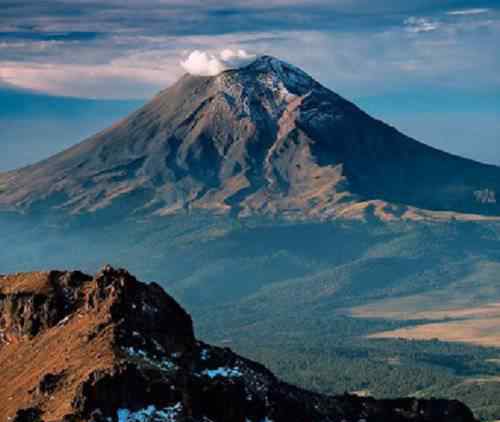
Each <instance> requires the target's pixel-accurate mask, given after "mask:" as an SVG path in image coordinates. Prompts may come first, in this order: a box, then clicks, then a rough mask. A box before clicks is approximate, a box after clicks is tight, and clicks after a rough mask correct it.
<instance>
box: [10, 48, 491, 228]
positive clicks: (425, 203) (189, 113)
mask: <svg viewBox="0 0 500 422" xmlns="http://www.w3.org/2000/svg"><path fill="white" fill-rule="evenodd" d="M499 191H500V169H499V168H498V167H494V166H487V165H483V164H480V163H476V162H473V161H471V160H466V159H462V158H459V157H456V156H453V155H450V154H446V153H444V152H442V151H438V150H436V149H433V148H431V147H428V146H426V145H424V144H422V143H419V142H417V141H415V140H413V139H411V138H409V137H407V136H405V135H403V134H401V133H400V132H398V131H397V130H396V129H394V128H392V127H390V126H388V125H386V124H384V123H383V122H381V121H379V120H376V119H373V118H372V117H370V116H368V115H367V114H366V113H364V112H363V111H362V110H360V109H359V108H358V107H356V106H355V105H354V104H352V103H350V102H349V101H347V100H345V99H344V98H342V97H340V96H339V95H337V94H335V93H334V92H332V91H330V90H329V89H327V88H325V87H323V86H322V85H320V84H319V83H318V82H316V81H315V80H314V79H313V78H311V77H310V76H309V75H307V74H305V73H304V72H303V71H301V70H300V69H297V68H296V67H294V66H292V65H290V64H287V63H284V62H282V61H280V60H277V59H275V58H272V57H268V56H264V57H260V58H259V59H257V60H256V61H255V62H254V63H252V64H250V65H249V66H247V67H244V68H241V69H238V70H229V71H226V72H222V73H221V74H219V75H217V76H214V77H196V76H187V75H186V76H184V77H183V78H181V79H180V80H179V81H178V82H177V83H176V84H174V85H173V86H172V87H170V88H168V89H166V90H165V91H162V92H161V93H159V94H158V95H157V96H156V97H155V98H154V99H153V100H152V101H151V102H150V103H148V104H147V105H145V106H144V107H143V108H142V109H140V110H138V111H137V112H135V113H133V114H132V115H131V116H130V117H128V118H127V119H125V120H124V121H122V122H120V123H118V124H116V125H115V126H113V127H111V128H110V129H108V130H105V131H103V132H101V133H99V134H97V135H95V136H94V137H92V138H90V139H88V140H86V141H84V142H82V143H81V144H79V145H77V146H75V147H73V148H70V149H69V150H67V151H64V152H62V153H60V154H58V155H56V156H54V157H52V158H50V159H48V160H45V161H43V162H41V163H38V164H35V165H33V166H30V167H27V168H24V169H21V170H19V171H14V172H10V173H6V174H3V175H0V210H11V211H18V212H25V213H35V214H36V213H44V212H51V213H54V212H62V213H65V214H66V215H67V214H76V215H83V216H89V215H90V216H92V217H94V218H97V219H98V220H100V221H106V219H109V218H112V219H115V218H119V217H137V216H165V215H170V214H175V213H183V212H192V211H196V210H198V211H203V212H206V211H208V212H211V213H215V214H229V215H232V216H235V217H245V216H270V217H285V218H288V219H296V220H297V219H298V220H304V219H309V220H311V219H312V220H329V219H336V218H366V217H367V216H372V217H373V216H375V217H376V218H379V219H383V220H399V219H410V220H418V219H434V220H436V219H437V220H450V219H452V218H455V219H467V220H471V219H485V218H486V217H487V216H489V218H491V217H499V216H500V204H499V203H498V201H497V200H496V198H497V197H498V192H499Z"/></svg>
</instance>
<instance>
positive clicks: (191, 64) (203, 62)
mask: <svg viewBox="0 0 500 422" xmlns="http://www.w3.org/2000/svg"><path fill="white" fill-rule="evenodd" d="M256 58H257V56H256V55H254V54H249V53H247V52H246V51H245V50H241V49H239V50H232V49H224V50H222V51H221V52H219V53H218V54H213V53H209V52H205V51H200V50H194V51H193V52H192V53H191V54H189V56H188V57H187V58H186V60H183V61H181V66H182V67H183V68H184V70H186V71H187V72H188V73H190V74H191V75H198V76H215V75H218V74H219V73H221V72H223V71H224V70H228V69H238V68H240V67H243V66H246V65H248V64H250V63H251V62H253V61H254V60H255V59H256Z"/></svg>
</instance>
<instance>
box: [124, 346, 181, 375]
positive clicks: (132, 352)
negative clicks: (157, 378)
mask: <svg viewBox="0 0 500 422" xmlns="http://www.w3.org/2000/svg"><path fill="white" fill-rule="evenodd" d="M125 350H126V352H127V354H128V355H129V356H130V357H132V358H139V359H142V360H143V361H144V362H146V363H147V364H149V365H151V366H155V367H156V368H158V369H161V370H165V371H168V370H170V369H175V368H176V365H175V363H173V362H172V361H170V360H168V359H162V360H158V359H154V358H152V357H150V356H148V354H147V353H146V352H145V351H144V350H141V349H134V348H133V347H127V348H126V349H125Z"/></svg>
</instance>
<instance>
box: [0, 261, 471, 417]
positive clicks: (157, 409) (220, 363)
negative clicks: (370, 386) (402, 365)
mask: <svg viewBox="0 0 500 422" xmlns="http://www.w3.org/2000/svg"><path fill="white" fill-rule="evenodd" d="M0 294H1V296H0V310H1V314H0V317H1V319H0V329H1V330H2V331H1V332H2V333H3V336H2V338H1V340H0V374H2V378H3V379H4V380H8V381H7V382H3V383H1V384H0V420H2V421H3V420H5V421H15V422H36V421H39V422H90V421H92V422H145V421H150V422H173V421H200V422H201V421H204V422H209V421H212V422H238V421H240V422H248V421H252V422H270V421H273V422H305V421H310V420H313V421H318V422H321V421H325V422H331V421H346V422H350V421H356V422H358V421H361V420H365V421H381V422H382V421H384V422H391V421H394V422H396V421H398V422H404V421H421V422H424V421H425V422H427V421H443V422H446V421H450V422H451V421H453V422H469V421H470V422H472V421H474V418H473V415H472V414H471V412H470V411H469V410H468V409H467V408H466V407H465V406H464V405H463V404H461V403H459V402H454V401H445V400H416V399H410V398H408V399H400V400H375V399H371V398H361V397H357V396H352V395H343V396H323V395H320V394H316V393H312V392H308V391H305V390H302V389H300V388H297V387H294V386H291V385H288V384H286V383H284V382H281V381H280V380H278V379H277V378H276V377H275V376H274V375H273V374H272V373H271V372H270V371H269V370H267V369H266V368H264V367H263V366H262V365H260V364H258V363H255V362H252V361H250V360H248V359H245V358H243V357H241V356H238V355H236V354H235V353H233V352H232V351H231V350H229V349H225V348H219V347H214V346H210V345H208V344H205V343H203V342H200V341H197V340H196V339H195V337H194V333H193V325H192V321H191V318H190V316H189V315H188V314H187V313H186V312H185V311H184V310H183V309H182V307H180V306H179V305H178V304H177V303H176V302H175V300H174V299H172V298H171V297H170V296H169V295H167V294H166V293H165V292H164V291H163V290H162V289H161V288H160V287H159V286H158V285H156V284H149V285H147V284H144V283H141V282H139V281H137V280H136V279H135V278H134V277H133V276H132V275H130V274H129V273H128V272H126V271H125V270H115V269H113V268H111V267H106V268H104V269H103V270H102V271H101V272H100V273H99V274H97V275H96V276H95V277H90V276H86V275H84V274H82V273H79V272H49V273H31V274H17V275H13V276H5V277H2V278H0Z"/></svg>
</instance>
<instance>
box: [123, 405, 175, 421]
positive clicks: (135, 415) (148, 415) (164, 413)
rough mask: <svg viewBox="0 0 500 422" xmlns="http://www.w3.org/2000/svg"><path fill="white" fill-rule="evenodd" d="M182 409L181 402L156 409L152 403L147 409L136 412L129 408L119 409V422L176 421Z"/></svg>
mask: <svg viewBox="0 0 500 422" xmlns="http://www.w3.org/2000/svg"><path fill="white" fill-rule="evenodd" d="M181 411H182V404H181V403H180V402H179V403H177V404H175V405H174V406H169V407H164V408H162V409H156V407H155V406H154V405H150V406H148V407H146V408H145V409H141V410H137V411H135V412H132V411H130V410H129V409H118V411H117V417H118V422H148V421H154V422H175V421H177V416H178V415H179V413H180V412H181Z"/></svg>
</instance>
